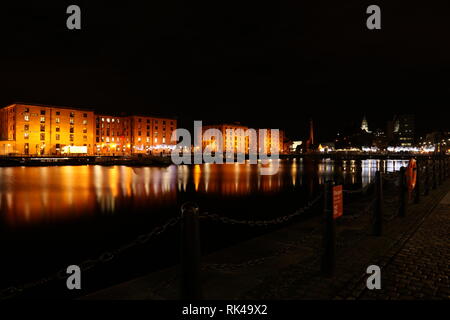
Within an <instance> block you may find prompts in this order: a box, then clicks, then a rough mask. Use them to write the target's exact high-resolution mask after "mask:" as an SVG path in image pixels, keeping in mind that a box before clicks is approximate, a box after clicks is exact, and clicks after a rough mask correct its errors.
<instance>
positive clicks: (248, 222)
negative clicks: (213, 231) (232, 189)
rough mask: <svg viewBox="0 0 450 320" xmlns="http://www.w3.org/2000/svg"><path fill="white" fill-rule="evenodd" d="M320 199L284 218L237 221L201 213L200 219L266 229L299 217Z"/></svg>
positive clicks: (317, 198) (319, 197)
mask: <svg viewBox="0 0 450 320" xmlns="http://www.w3.org/2000/svg"><path fill="white" fill-rule="evenodd" d="M321 198H322V194H320V195H319V196H318V197H316V198H315V199H314V200H312V201H310V202H308V204H307V205H306V206H305V207H303V208H300V209H298V210H297V211H295V212H294V213H291V214H289V215H286V216H282V217H278V218H274V219H270V220H237V219H233V218H228V217H225V216H221V215H218V214H217V213H209V212H205V213H203V214H202V215H201V216H200V217H201V218H207V219H210V220H212V221H216V222H221V223H224V224H231V225H248V226H250V227H267V226H273V225H280V224H284V223H286V222H288V221H290V220H292V219H293V218H295V217H297V216H300V215H301V214H303V213H304V212H306V211H308V210H310V209H311V208H312V207H313V206H314V205H315V204H316V203H317V202H318V201H319V200H320V199H321Z"/></svg>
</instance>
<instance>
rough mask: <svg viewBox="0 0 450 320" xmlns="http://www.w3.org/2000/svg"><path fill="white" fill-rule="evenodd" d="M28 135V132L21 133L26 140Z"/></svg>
mask: <svg viewBox="0 0 450 320" xmlns="http://www.w3.org/2000/svg"><path fill="white" fill-rule="evenodd" d="M29 137H30V134H29V133H28V132H25V133H24V134H23V138H24V139H25V140H28V138H29Z"/></svg>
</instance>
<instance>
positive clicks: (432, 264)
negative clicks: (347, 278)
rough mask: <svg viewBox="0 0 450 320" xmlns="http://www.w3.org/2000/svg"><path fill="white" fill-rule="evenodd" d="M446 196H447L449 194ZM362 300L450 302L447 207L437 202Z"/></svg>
mask: <svg viewBox="0 0 450 320" xmlns="http://www.w3.org/2000/svg"><path fill="white" fill-rule="evenodd" d="M449 195H450V194H449ZM381 282H382V286H381V290H367V289H366V290H365V291H364V292H363V294H362V295H361V296H360V298H362V299H450V204H446V203H441V204H439V206H438V207H437V208H436V209H435V210H434V211H433V212H432V213H431V214H430V216H428V217H427V218H426V219H425V220H424V222H423V223H422V224H421V225H420V226H419V228H418V230H417V231H416V232H415V233H414V234H413V235H412V236H411V238H410V239H409V240H408V241H407V242H406V243H405V245H404V246H403V248H401V250H400V251H399V252H398V253H397V254H396V255H395V256H393V257H392V259H391V261H389V263H388V264H387V266H386V267H385V268H383V269H382V270H381Z"/></svg>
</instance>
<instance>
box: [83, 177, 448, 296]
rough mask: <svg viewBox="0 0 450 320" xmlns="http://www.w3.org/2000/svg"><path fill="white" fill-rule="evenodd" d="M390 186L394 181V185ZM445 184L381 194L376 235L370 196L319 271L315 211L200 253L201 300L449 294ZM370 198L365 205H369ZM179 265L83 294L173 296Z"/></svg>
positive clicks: (341, 228) (341, 224)
mask: <svg viewBox="0 0 450 320" xmlns="http://www.w3.org/2000/svg"><path fill="white" fill-rule="evenodd" d="M394 189H395V186H394ZM449 190H450V183H449V181H447V182H445V183H444V184H443V185H441V186H440V187H439V188H438V189H437V190H432V191H431V193H430V194H429V195H428V196H426V197H422V199H421V202H420V203H419V204H413V203H412V201H411V202H410V203H409V205H408V211H407V215H406V217H399V216H398V215H397V212H398V199H397V198H396V196H391V197H386V199H385V216H384V221H383V234H382V236H374V235H373V234H372V229H371V221H372V220H371V219H372V217H371V212H372V211H371V210H370V202H371V201H370V197H368V198H369V200H368V202H366V203H365V204H361V203H360V204H359V206H357V207H352V208H350V209H349V211H350V214H348V215H346V216H344V217H342V218H340V219H339V220H338V221H337V250H336V256H337V258H336V272H335V275H334V276H332V277H325V276H323V275H322V273H321V271H320V261H321V252H322V230H323V229H322V225H321V219H320V218H319V217H317V218H314V219H310V220H308V221H303V222H302V223H298V224H295V225H292V226H288V227H286V228H283V229H280V230H277V231H275V232H272V233H270V234H267V235H263V236H261V237H258V238H255V239H252V240H249V241H247V242H244V243H242V244H239V245H237V246H234V247H231V248H227V249H224V250H222V251H219V252H216V253H213V254H211V255H208V256H205V257H203V259H202V271H201V275H202V281H201V285H202V289H203V296H204V298H205V299H288V300H289V299H450V280H449V278H450V263H449V262H450V245H449V243H448V239H449V234H450V192H449ZM394 194H395V193H394ZM367 203H369V205H367ZM369 265H378V266H380V267H381V284H382V285H381V289H380V290H368V289H367V288H366V279H367V277H368V275H367V274H366V268H367V267H368V266H369ZM179 283H180V277H179V272H178V267H173V268H169V269H166V270H162V271H160V272H156V273H152V274H149V275H147V276H144V277H141V278H138V279H135V280H133V281H129V282H127V283H123V284H120V285H117V286H114V287H111V288H108V289H105V290H102V291H99V292H96V293H93V294H90V295H88V296H86V297H85V298H86V299H178V298H179Z"/></svg>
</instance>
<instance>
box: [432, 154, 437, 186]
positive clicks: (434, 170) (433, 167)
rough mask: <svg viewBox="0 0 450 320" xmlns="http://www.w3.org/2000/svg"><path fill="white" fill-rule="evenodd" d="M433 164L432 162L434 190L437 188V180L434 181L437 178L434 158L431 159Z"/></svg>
mask: <svg viewBox="0 0 450 320" xmlns="http://www.w3.org/2000/svg"><path fill="white" fill-rule="evenodd" d="M432 163H433V164H432V169H433V190H436V189H437V181H436V179H437V176H436V160H435V159H433V162H432Z"/></svg>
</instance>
